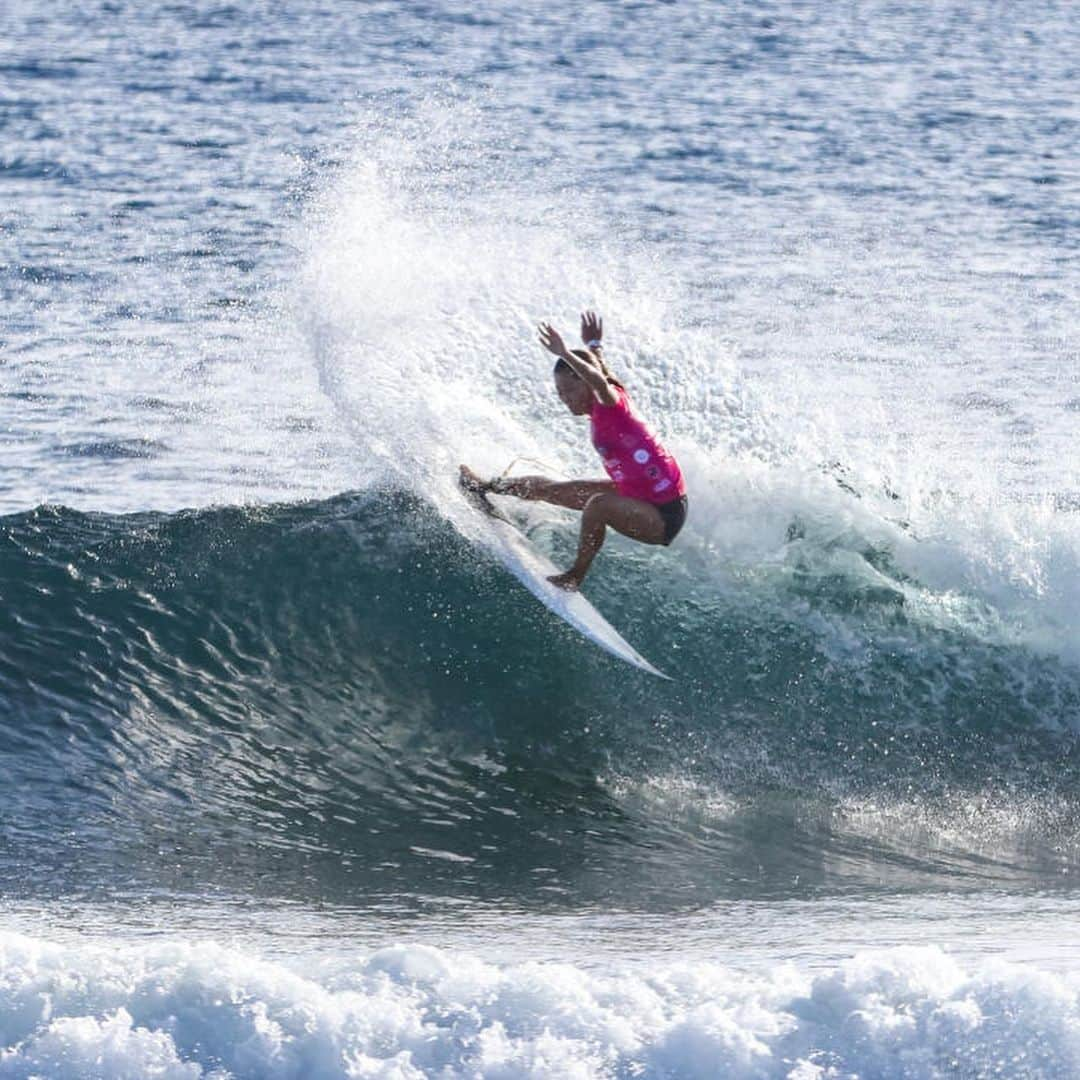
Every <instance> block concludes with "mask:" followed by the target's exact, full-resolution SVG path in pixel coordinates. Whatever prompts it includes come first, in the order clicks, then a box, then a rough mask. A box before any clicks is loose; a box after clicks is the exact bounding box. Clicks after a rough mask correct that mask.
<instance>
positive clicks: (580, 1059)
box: [0, 933, 1080, 1080]
mask: <svg viewBox="0 0 1080 1080" xmlns="http://www.w3.org/2000/svg"><path fill="white" fill-rule="evenodd" d="M314 967H315V968H316V970H313V969H312V968H313V965H311V964H307V965H305V966H304V968H303V971H302V973H301V969H300V967H294V966H292V965H289V964H285V963H281V962H269V961H264V960H260V959H259V958H258V957H256V956H253V955H249V954H246V953H242V952H239V951H236V950H231V949H227V948H223V947H221V946H219V945H215V944H211V943H187V942H183V941H172V942H169V943H164V944H157V945H139V946H133V945H130V944H119V943H118V944H115V945H114V946H113V947H110V948H108V949H106V948H102V947H101V946H71V945H69V946H61V945H56V944H51V943H49V942H47V941H43V940H40V939H34V938H29V937H26V936H22V935H16V934H11V933H6V934H4V935H2V936H0V1046H2V1049H0V1076H11V1077H29V1076H32V1075H38V1074H42V1073H44V1074H47V1075H49V1076H50V1077H53V1078H55V1080H68V1078H70V1080H76V1078H80V1080H86V1078H87V1077H93V1076H108V1077H110V1078H112V1080H116V1078H121V1077H131V1078H133V1080H134V1078H136V1077H139V1078H143V1077H151V1076H153V1077H162V1078H168V1080H198V1078H203V1080H227V1078H237V1080H239V1078H252V1080H254V1078H260V1080H269V1078H278V1080H285V1078H297V1080H299V1078H305V1080H320V1078H325V1080H329V1078H332V1077H385V1078H391V1077H392V1078H396V1080H419V1078H421V1077H435V1076H438V1077H441V1078H443V1080H450V1078H451V1077H490V1078H507V1080H508V1078H510V1077H514V1078H520V1077H536V1078H540V1077H545V1078H551V1080H556V1078H558V1080H564V1078H568V1077H576V1078H581V1080H585V1078H592V1077H596V1078H601V1077H615V1076H640V1077H655V1078H661V1077H673V1076H678V1077H680V1080H692V1078H695V1077H700V1078H702V1080H705V1078H710V1080H711V1078H714V1077H716V1076H725V1077H731V1078H733V1080H734V1078H737V1077H755V1078H764V1077H777V1078H786V1080H810V1078H820V1080H824V1078H826V1077H829V1078H834V1080H841V1078H852V1080H854V1078H855V1077H859V1076H867V1075H872V1076H882V1077H899V1076H903V1077H908V1078H923V1077H925V1078H935V1077H942V1078H944V1077H952V1076H957V1075H964V1076H973V1077H977V1076H991V1075H1008V1076H1010V1077H1014V1078H1016V1080H1021V1078H1026V1077H1044V1078H1050V1077H1061V1078H1063V1080H1064V1078H1066V1077H1069V1076H1071V1075H1074V1074H1075V1071H1076V1070H1077V1069H1078V1068H1080V1007H1078V991H1080V983H1078V982H1077V980H1076V978H1074V977H1072V976H1061V975H1052V974H1049V973H1046V972H1040V971H1038V970H1037V969H1034V968H1031V967H1027V966H1024V965H1017V964H1006V963H1001V962H996V961H988V962H985V963H983V964H981V965H978V966H975V967H974V968H972V969H970V970H965V969H963V968H962V967H961V966H960V965H959V964H958V963H956V962H955V961H954V960H952V959H951V958H950V957H949V956H948V955H946V954H945V953H943V952H942V951H940V950H939V949H936V948H897V949H889V950H882V951H877V952H867V953H862V954H859V955H857V956H855V957H853V958H852V959H850V960H848V961H845V962H843V963H841V964H839V965H838V966H837V967H835V968H833V969H831V970H828V971H826V972H823V973H821V974H818V975H814V976H810V975H807V974H803V973H800V972H798V971H797V970H796V969H794V968H792V967H790V966H783V967H780V968H776V969H774V970H772V971H769V972H767V973H765V974H750V973H745V972H740V971H738V970H735V969H732V968H730V967H726V966H723V965H721V964H716V963H709V962H705V961H703V962H699V963H694V964H678V965H665V964H658V965H657V966H656V967H655V968H654V969H652V970H649V971H641V970H637V971H631V970H626V971H619V970H618V968H616V969H614V970H613V971H612V972H610V973H608V974H604V975H597V974H589V973H587V972H585V971H583V970H581V969H579V968H577V967H575V966H573V965H570V964H560V963H537V962H527V963H520V964H506V965H495V964H492V963H488V962H485V961H482V960H480V959H478V958H476V957H475V956H470V955H468V954H462V953H455V952H447V951H445V950H441V949H437V948H433V947H430V946H425V945H392V946H389V947H386V948H382V949H379V950H377V951H375V952H373V953H370V954H368V955H366V956H357V957H355V958H354V959H348V958H344V957H339V958H337V959H335V960H334V961H333V962H326V961H324V962H322V964H321V969H320V965H314Z"/></svg>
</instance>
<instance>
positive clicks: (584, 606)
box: [466, 493, 671, 679]
mask: <svg viewBox="0 0 1080 1080" xmlns="http://www.w3.org/2000/svg"><path fill="white" fill-rule="evenodd" d="M466 497H467V498H468V499H469V502H471V503H473V504H474V505H476V506H477V507H478V509H479V510H480V511H481V512H483V513H484V516H485V518H486V519H487V522H488V525H489V527H490V537H491V543H490V545H489V546H490V547H491V550H492V551H493V552H494V553H495V555H496V556H497V557H498V559H499V561H500V562H501V563H502V564H503V566H505V567H506V569H507V570H509V571H510V573H512V574H513V575H514V577H516V578H517V579H518V581H520V582H521V583H522V585H524V586H525V588H527V589H528V590H529V592H531V593H532V594H533V596H535V597H536V598H537V599H538V600H539V601H540V602H541V603H542V604H543V605H544V606H545V607H546V608H548V609H549V610H550V611H553V612H554V613H555V614H556V615H558V616H559V618H560V619H563V620H564V621H565V622H568V623H569V624H570V625H571V626H572V627H573V628H574V629H575V630H576V631H577V632H578V633H579V634H582V635H584V636H585V637H587V638H588V639H589V640H590V641H593V642H595V643H596V644H597V645H599V646H600V648H602V649H605V650H607V652H609V653H611V655H612V656H617V657H618V658H619V659H620V660H625V661H626V663H628V664H633V666H634V667H636V668H640V669H641V670H642V671H647V672H648V673H649V674H650V675H656V676H659V678H661V679H670V678H671V676H670V675H665V674H664V672H662V671H661V670H660V669H659V668H658V667H655V666H654V665H653V664H650V663H649V661H648V660H646V659H645V657H644V656H642V655H641V653H639V652H638V651H637V649H635V648H634V647H633V645H631V644H630V643H629V642H628V641H627V640H626V639H625V638H624V637H623V636H622V634H620V633H619V631H618V630H616V629H615V627H614V626H612V625H611V623H609V622H608V621H607V619H605V618H604V616H603V615H601V614H600V612H599V611H597V610H596V608H594V607H593V606H592V604H590V603H589V601H588V600H586V599H585V597H584V596H582V595H581V593H579V592H568V591H567V590H566V589H560V588H559V587H558V586H557V585H552V583H551V582H550V581H548V580H547V579H548V576H549V575H551V574H557V573H558V572H559V571H558V570H557V569H556V567H555V564H554V563H553V562H552V561H551V560H550V559H549V558H548V557H547V556H546V555H542V554H541V553H540V552H539V551H537V550H536V548H534V547H533V546H532V544H530V543H529V541H528V540H527V539H526V538H525V537H524V536H523V535H522V533H521V532H520V531H519V530H518V529H516V528H515V527H514V526H513V525H512V524H511V523H510V522H509V521H507V520H506V519H505V518H504V517H502V516H501V515H499V514H498V512H497V511H492V509H491V507H490V505H489V504H488V503H487V501H486V500H484V499H481V498H477V497H474V496H472V495H469V493H466Z"/></svg>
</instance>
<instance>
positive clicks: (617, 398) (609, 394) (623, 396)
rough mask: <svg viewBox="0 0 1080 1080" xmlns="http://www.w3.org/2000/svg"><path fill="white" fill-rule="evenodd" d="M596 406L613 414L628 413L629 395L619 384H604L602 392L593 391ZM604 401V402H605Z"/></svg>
mask: <svg viewBox="0 0 1080 1080" xmlns="http://www.w3.org/2000/svg"><path fill="white" fill-rule="evenodd" d="M594 393H595V394H596V404H597V406H598V407H599V408H601V409H611V410H612V411H615V412H622V413H628V412H630V411H631V410H630V395H629V394H627V392H626V389H625V388H624V387H623V386H622V384H621V383H610V382H609V383H605V384H604V388H603V390H595V391H594ZM605 399H606V400H605Z"/></svg>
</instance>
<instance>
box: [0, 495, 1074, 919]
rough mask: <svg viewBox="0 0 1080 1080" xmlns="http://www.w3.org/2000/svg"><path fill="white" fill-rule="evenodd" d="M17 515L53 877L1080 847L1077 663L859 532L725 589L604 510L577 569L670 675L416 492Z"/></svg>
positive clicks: (10, 705) (632, 895)
mask: <svg viewBox="0 0 1080 1080" xmlns="http://www.w3.org/2000/svg"><path fill="white" fill-rule="evenodd" d="M524 524H525V527H527V528H530V529H531V530H532V535H533V537H534V539H535V541H536V542H537V543H538V544H541V545H542V546H546V547H548V548H549V549H551V550H552V551H553V553H554V554H555V555H556V557H558V556H560V555H565V553H566V543H567V534H568V530H565V529H563V530H553V529H552V528H551V527H550V523H549V522H547V521H544V520H542V521H540V522H539V523H532V524H530V523H529V522H525V523H524ZM0 528H2V533H3V540H4V543H3V548H2V554H0V582H2V583H3V591H4V599H5V603H4V610H3V614H2V616H0V619H2V622H0V626H2V639H0V657H2V667H0V709H2V714H3V716H4V718H5V723H4V724H3V726H2V727H0V739H2V742H0V753H2V755H3V767H4V770H5V774H6V775H7V776H9V777H11V779H12V782H11V783H9V784H6V785H5V787H4V792H3V795H2V799H3V806H4V814H3V821H4V834H3V842H4V851H5V862H6V863H7V865H8V866H9V868H10V871H11V872H10V874H9V879H8V880H9V882H11V883H17V882H20V881H21V882H25V883H27V884H26V887H27V888H29V889H31V890H38V891H40V889H41V888H42V886H43V875H42V874H41V873H40V870H41V867H42V865H43V864H42V862H41V860H42V859H43V858H45V857H46V856H45V855H43V852H47V859H48V865H49V866H50V868H53V869H50V872H49V874H47V875H44V881H45V883H46V884H45V888H46V889H47V890H52V889H55V890H56V892H57V893H58V894H61V895H63V894H65V892H74V893H75V894H76V895H87V896H93V895H95V894H96V893H97V892H98V891H100V892H102V893H107V892H112V893H115V890H117V889H119V890H120V891H121V892H122V891H123V890H124V889H125V888H131V889H144V888H146V887H147V886H150V885H152V886H153V887H155V888H165V889H168V890H171V891H174V892H181V893H183V892H189V891H191V890H196V891H198V890H205V889H208V888H209V889H216V888H222V889H226V890H229V889H243V890H245V891H250V890H254V891H255V892H256V893H259V892H264V893H266V894H268V895H278V896H307V897H310V898H323V899H332V900H341V899H343V898H348V899H350V900H351V899H357V898H360V897H366V898H369V899H377V898H379V897H389V896H393V897H395V898H396V901H395V902H397V903H403V904H408V903H409V902H411V901H413V900H415V902H417V903H424V902H427V901H433V900H434V899H435V898H447V897H454V896H458V897H468V898H472V899H483V900H494V901H498V902H500V903H504V904H510V905H520V906H526V907H530V906H548V905H551V906H556V907H557V906H559V905H562V904H573V905H578V906H586V907H587V906H589V905H591V904H612V903H615V904H618V905H621V906H629V907H646V908H652V909H666V908H674V907H683V906H693V905H696V904H700V903H703V902H708V901H710V900H712V899H715V898H717V897H724V896H747V895H754V896H756V895H765V896H770V895H787V894H788V893H789V892H790V890H791V889H793V888H797V889H798V890H800V892H801V894H803V895H805V893H806V891H807V890H814V889H821V890H826V891H828V890H831V889H836V888H847V887H859V886H871V885H872V886H874V887H880V886H882V885H886V886H888V887H890V888H898V887H899V888H904V887H927V886H929V887H934V886H941V887H950V888H956V887H961V886H963V885H964V884H965V883H967V884H972V885H976V884H977V885H985V884H986V883H987V882H988V881H995V880H999V881H1000V880H1014V881H1021V882H1023V881H1027V882H1029V883H1034V882H1041V881H1053V882H1054V883H1056V884H1060V883H1062V882H1063V881H1066V882H1067V881H1071V880H1072V879H1073V877H1074V876H1075V875H1076V873H1077V869H1078V867H1077V861H1076V851H1077V840H1078V838H1080V829H1078V819H1077V810H1078V804H1077V794H1076V793H1077V791H1080V785H1078V784H1077V779H1078V777H1080V752H1078V749H1077V740H1076V730H1077V727H1076V722H1077V717H1078V710H1080V674H1078V673H1077V670H1076V668H1075V667H1074V666H1072V664H1071V663H1070V662H1069V661H1068V660H1066V659H1062V658H1060V657H1057V656H1054V655H1052V654H1045V653H1041V652H1039V651H1037V650H1034V649H1032V648H1030V647H1029V646H1027V645H1024V644H1021V643H1013V644H1007V643H1005V642H1003V641H1002V640H1000V639H999V638H995V637H993V636H992V635H990V636H987V634H986V633H985V628H984V627H983V626H982V624H981V623H972V624H971V625H969V626H967V627H966V628H965V627H964V626H963V625H961V624H959V623H958V624H957V625H953V626H947V625H941V624H940V621H935V620H933V619H930V618H927V617H926V616H925V614H923V613H922V612H920V609H919V607H918V605H917V604H916V603H915V601H914V600H913V599H911V598H913V597H917V594H918V587H917V584H916V583H914V582H913V581H912V580H911V579H910V577H909V576H908V575H906V574H904V573H902V572H901V571H899V570H897V569H896V567H895V566H894V565H892V564H891V563H890V559H889V554H888V552H887V551H885V550H882V549H875V548H874V547H873V546H872V545H870V544H868V543H865V542H864V543H861V544H855V543H853V542H852V541H851V540H850V539H849V540H848V541H847V547H846V548H844V550H843V551H841V552H840V553H839V554H840V555H842V559H839V556H838V552H837V549H838V548H839V547H841V546H842V545H841V544H840V542H839V541H837V540H836V538H835V537H833V538H832V539H831V540H830V541H829V544H827V545H823V544H821V543H819V542H817V541H812V540H810V539H808V538H807V537H806V536H805V535H800V533H799V530H798V529H797V528H796V529H794V530H793V532H792V533H791V539H790V540H789V541H788V542H787V545H786V547H787V551H786V552H781V553H780V554H779V555H778V559H779V560H781V561H780V563H779V564H778V565H779V566H780V569H781V570H782V572H778V573H776V574H771V575H763V576H762V577H761V578H760V579H759V580H757V581H751V580H748V581H746V582H744V583H743V584H742V586H741V587H740V588H739V589H737V590H730V591H727V592H724V591H720V590H715V589H714V590H706V589H704V588H703V587H702V584H701V580H700V577H699V576H698V575H697V574H696V569H695V559H694V554H693V551H690V552H689V553H687V552H683V553H682V554H681V555H679V554H678V553H677V549H672V554H671V557H670V558H669V559H667V560H666V561H665V557H664V553H660V552H651V551H646V550H645V549H634V548H632V547H630V546H621V547H620V546H619V545H617V544H613V545H612V548H611V550H610V551H606V552H605V554H604V556H603V560H602V563H601V565H599V566H598V569H597V573H596V576H595V579H591V586H590V587H591V588H592V589H593V595H594V597H595V598H596V600H597V602H598V603H599V605H600V606H601V608H602V609H603V610H604V612H605V613H606V614H607V615H608V616H609V617H610V618H611V619H612V620H613V621H614V623H615V624H616V625H617V626H618V627H620V629H622V630H623V631H624V632H625V634H626V635H627V637H628V638H629V640H631V641H632V642H634V643H635V644H636V645H637V646H638V647H640V648H641V649H642V651H643V652H644V653H645V654H646V655H647V656H649V657H650V658H652V659H654V660H656V661H657V662H658V663H660V664H661V665H662V666H664V667H666V668H668V669H670V670H671V671H672V673H673V674H674V675H675V676H676V681H675V682H674V683H673V684H662V683H661V682H660V681H659V680H654V679H651V678H649V677H647V676H644V675H639V674H638V673H636V672H634V671H632V670H630V669H628V668H625V667H623V666H620V665H618V663H617V662H616V661H613V660H611V659H610V658H608V657H607V656H606V655H604V654H602V653H600V652H599V651H598V650H596V649H595V648H593V647H592V646H591V645H589V644H588V643H587V642H585V641H583V640H582V639H580V638H578V637H577V636H576V635H575V634H574V633H573V632H572V631H570V630H569V629H568V628H566V627H565V626H563V624H561V623H560V622H558V621H557V620H555V619H554V618H553V617H552V616H551V615H550V614H549V613H548V612H547V611H546V610H545V609H544V608H542V607H541V606H540V605H539V604H537V603H536V602H535V601H534V600H533V599H532V598H531V597H530V596H529V595H528V594H527V593H526V592H525V590H523V589H521V588H520V586H518V585H517V584H516V583H515V582H514V581H513V579H512V578H510V576H509V575H508V574H507V573H506V572H505V571H503V569H502V568H501V567H500V566H498V564H496V563H494V562H493V561H492V560H491V559H490V558H489V557H488V556H487V555H486V554H485V551H484V549H483V548H482V547H480V546H477V545H476V544H474V543H473V542H472V541H470V540H469V539H467V538H465V537H463V536H462V535H461V533H460V532H459V531H458V530H457V529H455V528H454V527H453V526H452V525H451V524H450V523H448V522H447V521H446V520H445V518H444V517H443V516H442V515H441V514H440V513H438V512H437V511H436V510H435V509H434V508H433V507H432V506H431V505H430V504H429V503H427V502H425V501H423V500H421V499H418V498H417V497H415V496H412V495H410V494H408V493H406V492H404V491H401V490H382V491H369V492H364V493H359V494H355V495H349V496H342V497H339V498H336V499H333V500H329V501H324V502H316V503H304V504H297V505H278V506H270V507H265V508H258V509H251V508H248V509H227V508H226V509H213V510H203V511H191V512H182V513H177V514H171V515H170V514H135V515H123V516H110V515H106V514H86V513H78V512H75V511H72V510H67V509H63V508H55V507H42V508H39V509H37V510H35V511H33V512H29V513H25V514H18V515H13V516H9V517H7V518H4V519H3V520H2V525H0ZM838 559H839V562H838ZM841 563H842V564H844V565H847V566H848V569H847V572H846V573H841V572H840V571H839V570H838V569H837V567H838V565H840V564H841ZM856 564H858V565H856ZM852 567H854V569H852ZM56 867H59V871H56V870H55V868H56ZM13 888H14V891H15V892H18V889H19V886H18V885H14V886H13Z"/></svg>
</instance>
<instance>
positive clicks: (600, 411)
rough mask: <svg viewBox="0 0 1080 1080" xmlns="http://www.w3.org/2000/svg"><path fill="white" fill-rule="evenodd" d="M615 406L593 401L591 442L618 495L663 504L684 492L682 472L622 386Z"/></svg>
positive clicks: (618, 387)
mask: <svg viewBox="0 0 1080 1080" xmlns="http://www.w3.org/2000/svg"><path fill="white" fill-rule="evenodd" d="M613 389H614V390H615V392H616V393H617V394H618V395H619V400H618V403H617V404H615V405H601V404H600V402H599V401H594V402H593V407H592V410H591V412H590V413H589V419H590V420H591V421H592V441H593V446H595V447H596V452H597V453H598V454H599V455H600V458H601V460H602V461H603V462H604V468H605V469H606V470H607V474H608V476H610V477H611V479H612V480H614V481H615V487H616V488H617V489H618V491H619V494H620V495H627V496H629V497H630V498H631V499H642V500H643V501H644V502H650V503H658V504H659V503H666V502H671V500H672V499H677V498H678V497H679V496H680V495H685V494H686V485H685V484H684V483H683V478H682V473H681V472H680V471H679V466H678V464H677V463H676V461H675V459H674V458H673V457H672V456H671V455H670V454H669V453H668V452H667V451H666V450H665V449H664V448H663V446H661V445H660V441H659V439H657V437H656V436H655V435H654V434H653V433H652V432H651V431H650V430H649V429H648V428H647V427H646V426H645V423H644V421H642V420H641V419H639V418H638V416H637V415H636V414H635V413H634V410H633V408H632V407H631V405H630V397H629V395H628V394H627V393H626V391H625V390H624V389H623V388H622V387H621V386H616V387H614V388H613Z"/></svg>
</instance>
